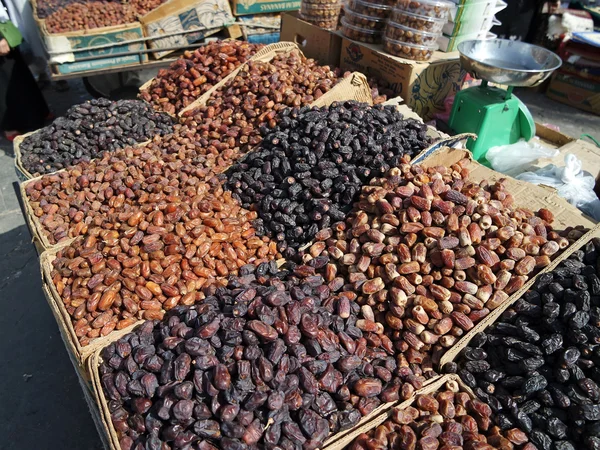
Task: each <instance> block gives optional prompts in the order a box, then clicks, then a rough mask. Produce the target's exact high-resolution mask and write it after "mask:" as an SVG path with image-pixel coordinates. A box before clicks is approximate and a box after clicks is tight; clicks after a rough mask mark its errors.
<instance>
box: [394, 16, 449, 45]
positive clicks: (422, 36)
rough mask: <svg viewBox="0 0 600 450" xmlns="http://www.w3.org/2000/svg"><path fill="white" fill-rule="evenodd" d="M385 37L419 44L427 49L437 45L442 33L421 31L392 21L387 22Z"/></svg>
mask: <svg viewBox="0 0 600 450" xmlns="http://www.w3.org/2000/svg"><path fill="white" fill-rule="evenodd" d="M384 35H385V37H387V38H389V39H390V40H395V41H400V42H408V43H411V44H419V45H423V46H426V47H429V46H433V45H435V44H436V43H437V40H438V38H439V37H440V33H430V32H428V31H419V30H416V29H414V28H410V27H406V26H404V25H401V24H399V23H396V22H392V21H388V22H387V25H386V27H385V32H384Z"/></svg>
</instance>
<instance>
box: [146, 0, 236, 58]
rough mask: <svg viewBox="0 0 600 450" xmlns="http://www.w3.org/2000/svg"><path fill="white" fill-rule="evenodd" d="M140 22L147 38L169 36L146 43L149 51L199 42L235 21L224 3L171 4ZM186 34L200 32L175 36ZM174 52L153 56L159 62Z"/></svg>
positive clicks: (189, 0)
mask: <svg viewBox="0 0 600 450" xmlns="http://www.w3.org/2000/svg"><path fill="white" fill-rule="evenodd" d="M140 22H141V23H142V26H143V29H144V34H145V35H146V36H147V37H154V36H161V35H168V36H166V37H165V38H163V39H154V40H151V41H148V46H149V47H150V48H156V49H160V48H169V47H177V46H186V45H189V44H192V43H194V42H197V41H200V40H202V39H204V38H205V37H206V36H209V35H210V34H214V33H216V32H218V31H219V30H220V29H222V28H223V27H226V26H228V25H231V24H233V23H234V22H235V18H234V17H233V14H232V13H231V8H230V7H229V2H228V1H227V0H170V1H168V2H167V3H163V4H162V5H161V6H159V7H158V8H156V9H155V10H153V11H151V12H149V13H148V14H146V15H145V16H143V17H142V18H140ZM187 30H199V31H198V32H197V33H184V34H177V33H181V32H183V31H187ZM174 51H175V50H165V51H158V52H154V53H153V55H154V57H155V58H162V57H163V56H165V55H168V54H170V53H172V52H174Z"/></svg>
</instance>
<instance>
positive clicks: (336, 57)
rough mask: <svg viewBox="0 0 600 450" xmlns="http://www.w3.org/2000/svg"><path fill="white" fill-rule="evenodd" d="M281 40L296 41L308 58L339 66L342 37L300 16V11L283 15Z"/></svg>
mask: <svg viewBox="0 0 600 450" xmlns="http://www.w3.org/2000/svg"><path fill="white" fill-rule="evenodd" d="M281 40H282V41H289V42H294V43H295V44H296V45H298V47H300V49H301V50H302V53H304V55H305V56H306V57H307V58H313V59H316V60H317V61H319V63H321V64H324V65H329V66H332V67H339V65H340V51H341V49H342V37H341V36H339V35H337V34H335V33H332V32H331V31H328V30H324V29H323V28H320V27H318V26H316V25H312V24H310V23H308V22H305V21H304V20H302V19H300V18H299V17H298V12H293V13H283V14H282V15H281Z"/></svg>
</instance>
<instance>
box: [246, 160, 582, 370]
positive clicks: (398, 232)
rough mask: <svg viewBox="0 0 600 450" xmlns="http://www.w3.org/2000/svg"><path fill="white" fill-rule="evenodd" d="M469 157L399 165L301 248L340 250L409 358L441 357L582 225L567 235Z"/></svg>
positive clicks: (361, 292) (343, 264)
mask: <svg viewBox="0 0 600 450" xmlns="http://www.w3.org/2000/svg"><path fill="white" fill-rule="evenodd" d="M469 164H470V161H469V160H466V159H465V160H462V161H460V162H459V163H457V164H455V165H452V166H451V167H429V168H427V167H423V166H420V165H410V164H406V163H403V164H400V167H397V168H393V169H391V170H390V172H389V173H388V175H387V176H386V178H382V179H376V180H374V181H373V183H372V185H371V186H366V187H365V188H363V191H362V193H361V196H360V199H359V201H358V202H357V204H356V209H355V210H354V211H353V212H352V213H351V214H350V215H348V217H347V218H346V220H345V221H343V222H339V223H335V224H333V225H332V227H331V228H326V229H323V230H321V231H319V232H318V233H317V235H316V238H315V241H316V242H314V243H313V244H312V245H311V246H310V247H309V248H308V249H306V250H305V251H303V252H300V253H299V257H301V258H302V259H303V261H308V260H310V259H311V258H314V257H318V256H321V255H328V256H329V257H330V258H332V259H334V260H335V261H336V264H337V274H338V276H341V277H342V278H343V279H344V283H345V286H344V289H346V290H352V291H354V292H356V293H357V298H356V302H357V303H358V304H360V305H367V306H369V307H371V308H372V310H373V313H370V315H369V317H365V319H366V320H368V321H369V323H370V324H371V326H372V327H374V328H375V327H383V328H384V329H385V334H386V335H387V336H388V337H389V338H390V339H391V340H392V341H393V342H394V346H395V349H396V350H397V351H398V352H400V354H401V357H402V358H406V359H407V361H408V362H409V363H416V364H419V363H421V362H422V361H423V359H424V358H425V357H426V356H427V355H431V356H432V357H433V361H434V363H438V362H439V359H440V358H441V356H442V355H443V354H444V353H445V351H446V350H447V349H449V348H450V347H452V346H453V345H454V344H455V343H456V342H457V341H458V340H459V339H460V337H461V336H463V335H464V334H465V333H467V332H469V331H470V330H471V329H473V327H474V326H475V324H477V323H478V322H480V321H481V320H482V319H483V318H484V317H486V316H487V315H488V314H489V313H490V312H491V311H492V310H494V309H496V308H497V307H499V306H501V305H503V304H504V303H505V302H506V300H508V298H509V296H510V295H511V294H514V293H515V292H517V291H518V290H519V289H520V288H521V287H522V286H523V285H524V284H525V282H526V281H527V280H528V279H529V278H530V277H531V276H533V275H534V274H535V273H536V271H538V270H539V269H540V268H542V267H545V266H547V265H548V264H550V261H551V258H552V257H554V256H556V255H557V253H558V252H559V251H560V250H561V249H564V248H566V247H567V246H568V245H569V243H570V241H569V238H571V239H577V238H579V237H580V236H581V235H582V234H583V231H582V230H564V231H563V234H566V235H567V236H569V237H564V236H562V235H561V234H559V233H558V232H556V231H553V230H552V226H551V223H552V221H553V215H552V213H551V212H550V211H548V210H546V209H540V210H539V211H537V212H535V213H534V212H533V211H529V210H526V209H523V208H518V207H516V206H515V205H514V204H513V198H512V195H511V194H510V193H509V192H508V191H507V189H506V187H505V185H504V184H503V182H502V181H498V182H496V183H494V184H491V185H488V183H487V181H485V180H484V181H482V182H480V183H475V182H473V181H469V178H468V166H469ZM257 230H260V227H258V228H257Z"/></svg>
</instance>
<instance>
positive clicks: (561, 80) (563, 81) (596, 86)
mask: <svg viewBox="0 0 600 450" xmlns="http://www.w3.org/2000/svg"><path fill="white" fill-rule="evenodd" d="M546 95H547V96H548V97H549V98H551V99H552V100H556V101H557V102H561V103H565V104H567V105H570V106H573V107H574V108H578V109H582V110H584V111H588V112H591V113H594V114H598V115H600V83H598V82H596V81H593V80H586V79H584V78H580V77H577V76H575V75H571V74H568V73H564V72H562V71H557V72H554V73H553V74H552V79H551V80H550V84H549V85H548V90H547V91H546Z"/></svg>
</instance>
